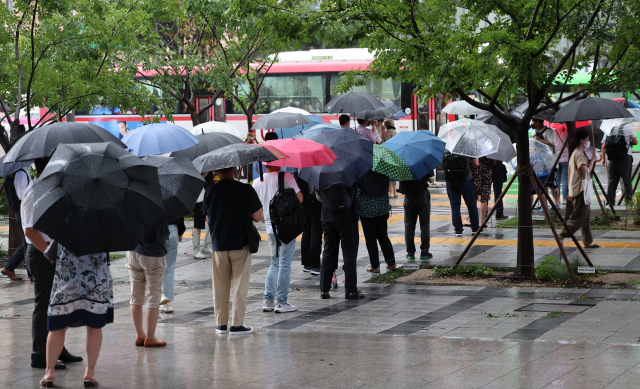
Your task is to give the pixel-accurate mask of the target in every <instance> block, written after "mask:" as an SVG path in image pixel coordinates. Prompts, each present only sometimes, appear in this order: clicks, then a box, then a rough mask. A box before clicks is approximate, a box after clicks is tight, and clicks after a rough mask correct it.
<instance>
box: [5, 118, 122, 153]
mask: <svg viewBox="0 0 640 389" xmlns="http://www.w3.org/2000/svg"><path fill="white" fill-rule="evenodd" d="M102 142H113V143H115V144H116V145H118V146H120V147H122V148H125V147H127V146H126V145H125V144H124V143H122V142H120V141H119V140H118V138H116V137H115V136H113V135H111V133H110V132H109V131H107V130H105V129H104V128H102V127H98V126H95V125H93V124H88V123H69V122H58V123H54V124H51V125H48V126H44V127H40V128H37V129H35V130H31V131H29V132H27V133H26V134H24V135H23V136H22V137H20V139H18V141H17V142H16V144H14V145H13V146H12V147H11V149H10V150H9V152H8V153H7V156H6V158H5V160H4V162H5V163H7V162H17V161H29V160H34V159H37V158H49V157H51V154H53V152H54V151H55V150H56V148H57V147H58V145H60V144H62V143H64V144H71V143H102Z"/></svg>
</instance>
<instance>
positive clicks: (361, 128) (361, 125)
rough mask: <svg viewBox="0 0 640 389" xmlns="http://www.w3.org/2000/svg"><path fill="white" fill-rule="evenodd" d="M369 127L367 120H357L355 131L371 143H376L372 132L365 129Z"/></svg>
mask: <svg viewBox="0 0 640 389" xmlns="http://www.w3.org/2000/svg"><path fill="white" fill-rule="evenodd" d="M368 125H369V121H368V120H364V119H358V127H356V131H358V133H359V134H360V135H362V136H364V137H365V138H367V139H369V140H370V141H371V142H373V143H376V137H375V135H373V132H372V131H371V130H370V129H369V128H367V126H368Z"/></svg>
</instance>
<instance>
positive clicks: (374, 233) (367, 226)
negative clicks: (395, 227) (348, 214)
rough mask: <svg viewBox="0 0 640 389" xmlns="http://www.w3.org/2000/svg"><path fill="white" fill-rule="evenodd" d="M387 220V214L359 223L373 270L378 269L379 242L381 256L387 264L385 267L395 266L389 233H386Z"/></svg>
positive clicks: (367, 218)
mask: <svg viewBox="0 0 640 389" xmlns="http://www.w3.org/2000/svg"><path fill="white" fill-rule="evenodd" d="M387 220H389V214H386V215H383V216H378V217H373V218H369V217H361V218H360V222H361V223H362V232H364V239H365V241H366V242H367V251H368V252H369V261H371V267H372V268H374V269H377V268H379V267H380V255H379V253H378V242H380V248H381V249H382V255H383V256H384V261H385V262H386V263H387V266H394V265H395V264H396V258H395V255H394V253H393V245H392V244H391V240H390V239H389V233H388V232H387Z"/></svg>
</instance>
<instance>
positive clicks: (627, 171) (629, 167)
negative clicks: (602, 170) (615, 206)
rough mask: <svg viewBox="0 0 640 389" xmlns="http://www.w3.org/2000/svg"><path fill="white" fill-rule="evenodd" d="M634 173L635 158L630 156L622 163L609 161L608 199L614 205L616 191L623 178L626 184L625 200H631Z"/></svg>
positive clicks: (626, 156) (625, 157)
mask: <svg viewBox="0 0 640 389" xmlns="http://www.w3.org/2000/svg"><path fill="white" fill-rule="evenodd" d="M632 173H633V157H632V156H631V155H629V154H627V155H625V156H624V159H622V160H621V161H611V160H609V186H608V188H607V198H608V199H609V201H611V202H612V203H615V201H616V190H617V189H618V183H619V182H620V179H621V178H622V183H623V184H624V195H625V196H626V198H625V199H629V200H630V199H631V196H633V186H632V185H631V181H632V180H631V174H632Z"/></svg>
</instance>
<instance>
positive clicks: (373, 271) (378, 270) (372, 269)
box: [367, 267, 388, 273]
mask: <svg viewBox="0 0 640 389" xmlns="http://www.w3.org/2000/svg"><path fill="white" fill-rule="evenodd" d="M387 269H388V268H387ZM367 271H368V272H369V273H380V268H379V267H377V268H375V269H374V268H372V267H370V268H368V269H367Z"/></svg>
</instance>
